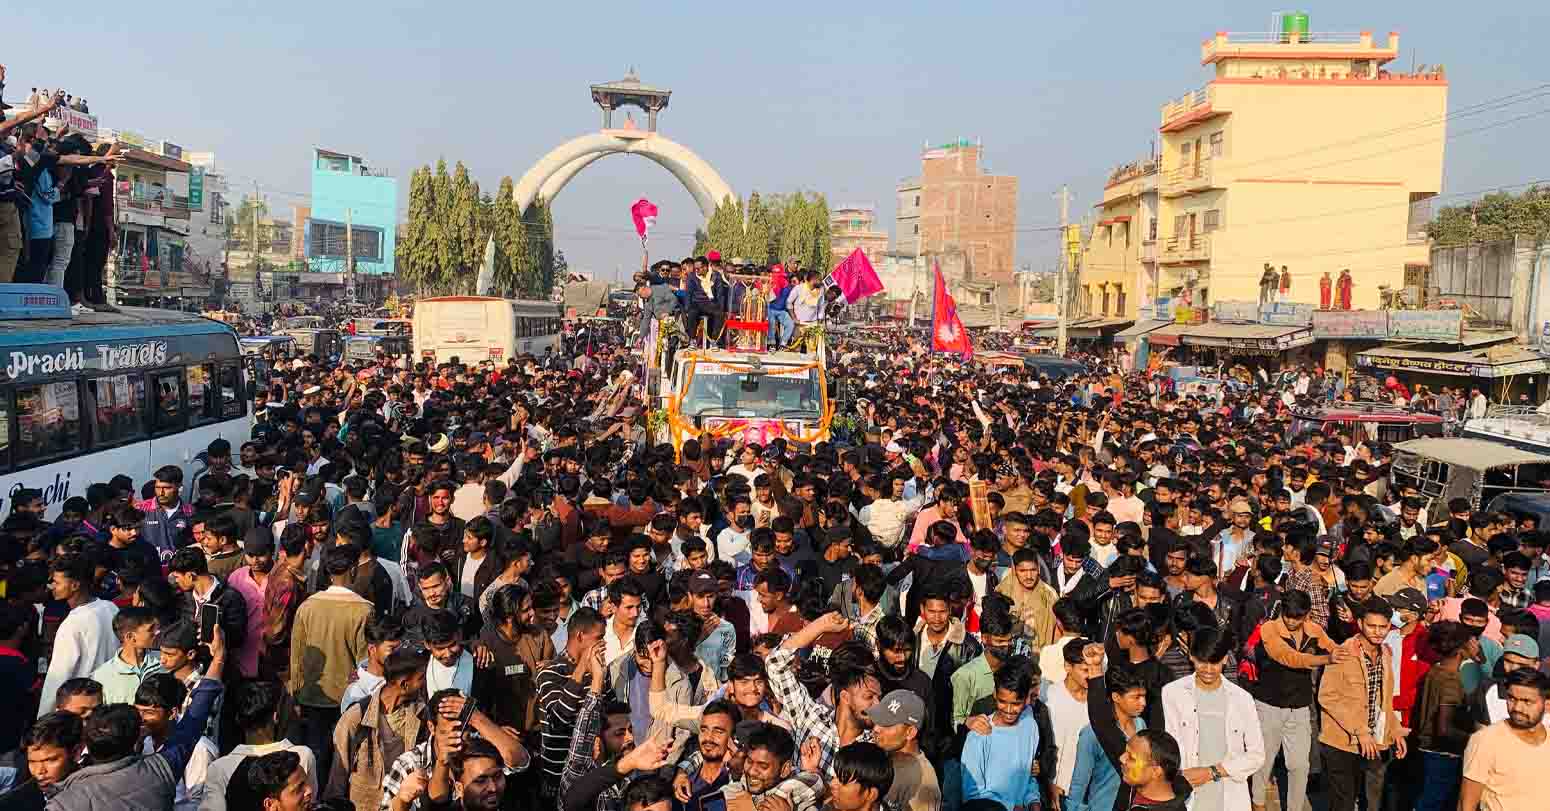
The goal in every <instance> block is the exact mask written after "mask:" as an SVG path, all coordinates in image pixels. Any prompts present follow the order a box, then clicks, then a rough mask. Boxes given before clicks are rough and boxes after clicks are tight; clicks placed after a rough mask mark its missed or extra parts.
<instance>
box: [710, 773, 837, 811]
mask: <svg viewBox="0 0 1550 811" xmlns="http://www.w3.org/2000/svg"><path fill="white" fill-rule="evenodd" d="M723 791H725V793H726V795H727V796H728V797H734V796H737V795H739V794H746V795H748V798H749V799H750V800H752V801H753V807H754V808H758V807H759V805H760V804H761V803H763V802H764V798H765V797H779V798H781V799H783V800H785V801H786V802H789V803H791V809H792V811H818V806H819V802H820V801H821V800H822V798H823V791H824V786H823V778H822V777H819V776H818V775H816V774H812V773H811V772H797V773H796V774H793V775H791V776H790V777H788V778H786V779H784V780H782V781H780V782H779V783H776V784H775V785H773V786H771V787H770V788H769V789H768V790H766V791H764V792H763V793H761V794H754V793H752V792H750V791H749V790H748V788H747V787H746V786H744V785H743V781H742V780H734V781H732V782H730V783H728V784H727V785H726V787H725V788H724V789H723Z"/></svg>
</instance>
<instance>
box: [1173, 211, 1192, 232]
mask: <svg viewBox="0 0 1550 811" xmlns="http://www.w3.org/2000/svg"><path fill="white" fill-rule="evenodd" d="M1173 235H1174V236H1176V237H1187V236H1189V217H1188V216H1186V215H1184V214H1180V215H1178V216H1176V217H1174V218H1173Z"/></svg>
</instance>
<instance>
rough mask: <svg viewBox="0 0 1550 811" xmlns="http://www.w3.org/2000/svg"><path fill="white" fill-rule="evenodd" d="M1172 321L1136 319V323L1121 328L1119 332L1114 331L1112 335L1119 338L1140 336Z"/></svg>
mask: <svg viewBox="0 0 1550 811" xmlns="http://www.w3.org/2000/svg"><path fill="white" fill-rule="evenodd" d="M1172 323H1173V322H1172V321H1157V320H1155V319H1146V320H1144V321H1137V322H1136V323H1134V324H1132V325H1130V326H1129V327H1126V328H1125V329H1122V330H1120V331H1119V332H1116V333H1114V337H1116V338H1119V339H1120V340H1124V339H1127V338H1139V337H1140V336H1142V335H1145V334H1147V333H1148V332H1152V331H1155V330H1159V329H1162V328H1163V327H1166V326H1168V325H1170V324H1172Z"/></svg>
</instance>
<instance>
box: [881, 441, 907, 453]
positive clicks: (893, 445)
mask: <svg viewBox="0 0 1550 811" xmlns="http://www.w3.org/2000/svg"><path fill="white" fill-rule="evenodd" d="M883 451H884V452H886V453H904V446H903V445H900V444H899V443H897V442H890V443H888V444H887V446H885V447H884V448H883Z"/></svg>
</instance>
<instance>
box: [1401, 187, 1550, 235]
mask: <svg viewBox="0 0 1550 811" xmlns="http://www.w3.org/2000/svg"><path fill="white" fill-rule="evenodd" d="M1426 235H1427V236H1428V237H1431V239H1432V240H1433V241H1435V242H1437V243H1438V244H1440V245H1467V244H1469V243H1472V242H1496V241H1498V240H1503V239H1511V238H1513V237H1528V238H1530V239H1532V240H1534V242H1535V243H1536V244H1543V243H1544V242H1545V240H1546V238H1547V236H1550V187H1544V186H1530V187H1529V188H1528V189H1526V190H1525V191H1524V192H1523V193H1522V194H1510V193H1507V192H1496V193H1494V194H1487V195H1486V196H1484V197H1482V198H1480V199H1479V200H1476V201H1474V202H1472V203H1467V204H1464V205H1457V206H1446V207H1444V208H1443V209H1442V210H1440V211H1438V212H1437V215H1436V217H1435V218H1434V219H1433V220H1432V221H1431V222H1430V223H1428V224H1427V226H1426Z"/></svg>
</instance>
